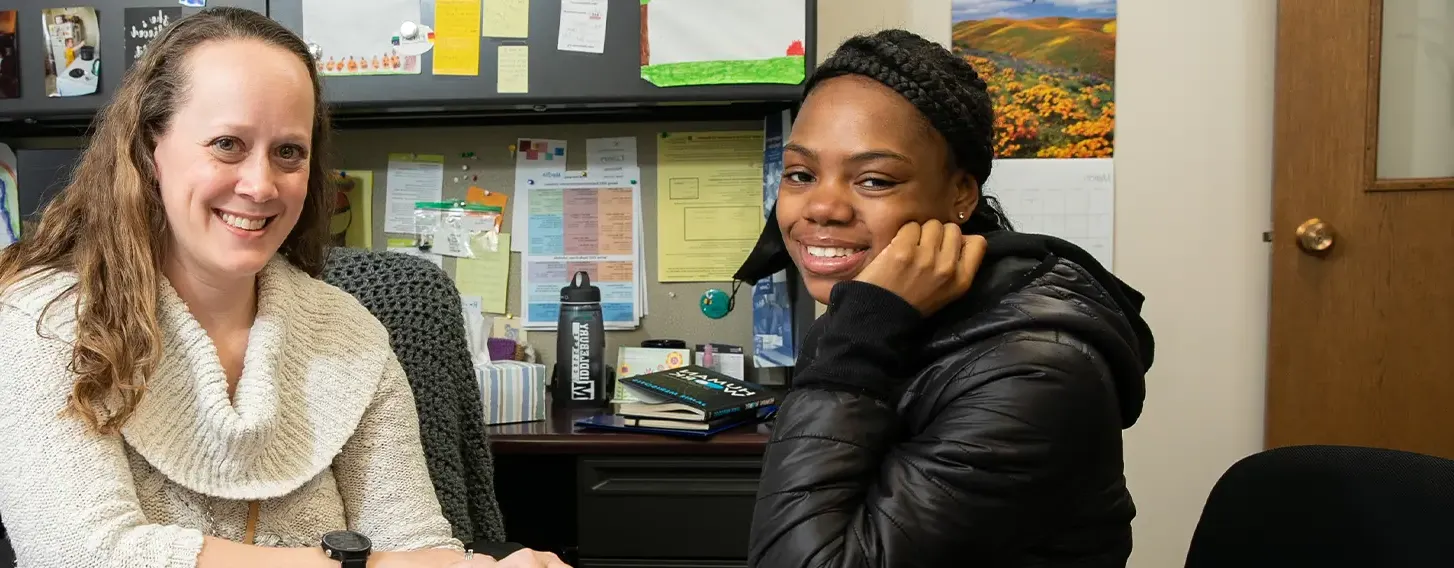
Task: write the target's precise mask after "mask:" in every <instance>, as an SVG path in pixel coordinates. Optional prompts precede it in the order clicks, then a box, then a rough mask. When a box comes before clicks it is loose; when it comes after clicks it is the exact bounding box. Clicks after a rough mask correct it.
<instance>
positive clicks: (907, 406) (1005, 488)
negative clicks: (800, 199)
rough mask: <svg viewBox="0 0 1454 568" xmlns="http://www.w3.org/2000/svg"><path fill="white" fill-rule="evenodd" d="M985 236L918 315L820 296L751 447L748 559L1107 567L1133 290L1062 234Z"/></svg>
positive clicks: (1133, 376) (1122, 490)
mask: <svg viewBox="0 0 1454 568" xmlns="http://www.w3.org/2000/svg"><path fill="white" fill-rule="evenodd" d="M986 238H987V239H988V241H989V245H990V248H989V252H988V254H987V256H986V260H985V262H984V264H983V265H982V267H981V269H980V271H979V273H978V274H977V275H976V277H975V283H974V286H973V287H972V288H971V290H970V292H969V293H968V294H966V295H965V296H964V297H963V298H961V299H960V300H958V301H956V302H954V303H952V304H951V305H950V306H948V307H946V308H945V309H944V310H942V311H941V312H940V313H938V314H936V315H934V316H932V317H931V318H929V319H927V320H925V319H923V318H921V317H919V315H918V313H917V312H916V311H915V310H914V309H913V308H912V307H911V306H909V305H908V304H907V303H905V302H904V301H903V300H901V299H900V298H899V297H898V296H895V295H894V294H892V293H890V292H888V291H886V290H884V289H882V288H878V287H876V286H873V285H869V284H863V283H860V282H845V283H840V284H838V285H837V286H836V287H834V289H833V292H832V298H831V302H830V304H829V307H828V312H827V313H826V314H825V315H824V316H823V317H822V318H820V319H819V320H818V321H817V322H816V323H815V324H814V326H813V328H812V329H811V330H810V331H809V333H808V338H807V341H806V342H805V344H804V346H803V349H802V355H801V356H800V359H799V367H798V373H797V375H796V376H795V378H794V388H793V391H792V392H790V393H789V394H788V395H787V396H786V398H785V400H784V401H783V404H782V406H781V408H780V410H779V413H778V418H777V423H776V425H775V426H774V430H773V435H772V440H771V442H770V444H769V446H768V449H767V455H766V458H765V460H764V463H763V474H762V481H761V485H760V488H759V493H758V501H757V508H756V513H755V514H754V516H753V523H752V535H751V540H752V546H751V552H750V561H749V564H750V565H751V566H756V567H762V568H795V567H809V566H811V567H823V568H827V567H840V566H855V567H856V566H875V567H877V566H894V567H898V566H926V567H940V566H975V567H980V566H984V567H1011V566H1013V567H1030V566H1036V567H1051V566H1054V567H1071V566H1074V567H1109V566H1115V567H1123V566H1125V563H1126V558H1127V556H1128V555H1129V554H1130V551H1131V519H1132V517H1134V516H1135V506H1134V505H1133V504H1132V501H1131V495H1130V494H1129V493H1128V492H1127V490H1126V482H1125V477H1124V475H1123V472H1122V456H1121V430H1122V429H1123V428H1126V427H1129V426H1130V425H1131V424H1133V423H1134V422H1135V421H1136V418H1137V416H1138V415H1139V414H1140V412H1141V405H1142V399H1143V398H1144V396H1145V381H1144V374H1145V372H1146V370H1147V369H1148V368H1149V367H1150V365H1151V359H1152V350H1153V344H1152V338H1151V333H1150V331H1149V330H1148V329H1147V327H1146V324H1145V322H1143V321H1142V320H1141V318H1140V316H1139V315H1138V312H1139V310H1140V307H1141V301H1142V298H1141V295H1140V294H1138V293H1137V292H1135V291H1134V290H1132V289H1130V288H1129V287H1127V286H1126V285H1125V284H1123V283H1122V282H1121V281H1120V280H1118V279H1116V278H1115V277H1114V276H1112V275H1111V274H1110V273H1109V272H1107V271H1105V270H1104V269H1103V268H1101V267H1100V265H1099V264H1097V263H1096V262H1095V260H1094V259H1093V258H1091V257H1090V255H1089V254H1087V253H1085V252H1084V251H1082V250H1081V249H1079V248H1076V247H1075V246H1073V245H1071V244H1069V243H1066V242H1064V241H1060V240H1058V239H1053V238H1050V237H1042V236H1038V235H1025V234H1018V233H1008V232H1000V233H992V234H989V235H986Z"/></svg>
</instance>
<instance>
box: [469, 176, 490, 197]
mask: <svg viewBox="0 0 1454 568" xmlns="http://www.w3.org/2000/svg"><path fill="white" fill-rule="evenodd" d="M470 181H480V176H477V175H475V176H470ZM489 194H490V192H488V191H486V192H485V195H489Z"/></svg>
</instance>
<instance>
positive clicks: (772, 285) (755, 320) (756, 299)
mask: <svg viewBox="0 0 1454 568" xmlns="http://www.w3.org/2000/svg"><path fill="white" fill-rule="evenodd" d="M763 122H764V133H763V134H764V135H763V140H764V144H763V150H762V214H763V216H766V215H767V212H768V211H771V210H772V206H773V204H774V203H777V190H778V183H780V182H781V181H782V176H783V141H784V140H786V139H787V136H788V132H790V131H791V129H792V113H791V111H786V110H785V111H782V113H781V114H772V115H769V116H768V117H767V118H766V120H764V121H763ZM769 222H771V221H769ZM789 285H790V283H789V281H788V274H787V272H786V271H779V272H778V273H777V274H773V275H772V277H770V278H764V279H762V280H759V281H758V282H757V284H755V285H753V287H752V364H753V365H755V366H757V367H758V368H764V367H791V366H793V364H794V363H795V362H797V359H798V354H797V353H798V350H797V346H796V345H794V344H793V305H792V296H791V295H790V293H791V290H790V289H789Z"/></svg>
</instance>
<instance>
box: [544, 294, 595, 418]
mask: <svg viewBox="0 0 1454 568" xmlns="http://www.w3.org/2000/svg"><path fill="white" fill-rule="evenodd" d="M556 330H557V331H556V341H555V347H556V352H555V358H556V363H555V365H556V366H555V380H554V383H555V385H554V390H555V392H554V395H553V397H552V398H554V400H555V402H556V403H557V404H563V405H565V406H571V407H581V406H603V405H605V404H606V402H607V401H608V399H609V396H608V393H607V389H606V387H607V385H606V374H605V361H604V360H603V359H602V356H603V355H604V352H605V350H606V325H605V320H604V318H602V316H601V289H600V288H598V287H595V286H592V285H591V275H589V274H586V273H585V271H581V272H577V273H576V275H575V277H574V278H573V279H571V283H570V285H569V286H566V287H564V288H561V289H560V322H559V327H557V328H556Z"/></svg>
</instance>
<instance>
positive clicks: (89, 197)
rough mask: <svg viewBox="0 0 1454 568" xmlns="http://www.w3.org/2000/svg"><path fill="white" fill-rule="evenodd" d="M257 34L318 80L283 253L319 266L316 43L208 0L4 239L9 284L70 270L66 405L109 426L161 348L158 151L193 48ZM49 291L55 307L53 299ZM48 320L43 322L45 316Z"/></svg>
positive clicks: (329, 198) (309, 268)
mask: <svg viewBox="0 0 1454 568" xmlns="http://www.w3.org/2000/svg"><path fill="white" fill-rule="evenodd" d="M226 40H252V41H260V42H262V43H265V44H267V45H272V46H276V47H279V48H282V49H284V50H287V51H288V52H290V53H292V54H294V55H296V56H297V57H298V61H299V62H300V63H302V64H303V66H304V67H306V68H307V69H308V74H309V76H310V77H311V78H312V81H313V97H314V100H315V101H316V102H315V106H314V109H313V151H312V152H311V157H310V158H309V164H308V196H307V198H306V199H305V200H304V203H303V211H302V212H301V215H300V217H299V219H298V224H297V226H296V227H294V229H293V232H292V233H291V234H289V235H288V238H287V239H286V240H285V241H284V242H283V245H282V247H281V248H280V249H279V253H280V254H282V255H283V257H284V258H286V259H287V260H288V261H289V262H290V263H292V264H293V265H294V266H296V267H298V268H299V269H301V270H303V271H304V272H307V273H308V274H310V275H313V276H314V277H317V276H318V275H319V274H320V273H321V272H322V271H323V264H324V261H325V260H326V257H327V254H328V252H327V249H328V244H329V235H328V219H329V217H330V215H331V211H332V206H333V198H334V194H333V184H332V183H330V182H329V178H328V176H327V173H328V172H329V170H328V169H327V168H326V166H325V164H324V163H322V162H323V161H324V160H326V159H327V156H328V155H329V149H330V146H329V143H328V135H329V132H330V130H331V128H330V126H329V122H328V114H327V111H328V109H327V106H326V104H325V103H324V102H323V97H322V89H321V87H320V84H319V81H318V73H317V69H316V67H315V65H314V61H313V58H312V56H311V55H310V54H309V51H308V47H307V45H305V44H304V43H303V41H302V40H301V39H299V38H298V36H297V35H295V34H293V33H292V32H290V31H288V30H287V29H286V28H284V27H283V26H281V25H279V24H278V23H277V22H274V21H273V20H270V19H268V18H267V17H266V16H263V15H261V14H258V13H256V12H252V11H249V10H243V9H238V8H225V7H218V8H208V9H205V10H202V11H201V12H198V13H196V14H193V15H191V16H188V17H185V18H182V19H180V20H177V21H176V22H175V23H173V24H172V25H170V26H168V27H167V28H166V29H165V30H164V31H163V32H162V34H161V35H160V36H158V37H157V38H156V39H155V40H154V41H153V42H152V43H151V44H150V46H149V47H148V48H147V51H146V54H145V55H143V56H142V58H141V60H140V61H138V62H137V63H136V65H135V66H134V67H133V68H132V69H131V70H130V71H129V72H128V73H127V74H126V77H125V78H124V79H123V80H122V83H121V88H120V89H119V90H118V91H117V92H116V93H115V95H114V96H113V98H112V100H111V102H110V103H109V104H108V105H107V106H106V108H105V109H104V110H102V111H101V112H100V114H99V115H98V116H97V118H96V129H95V134H94V135H93V136H92V138H91V140H90V143H88V144H87V145H86V150H85V152H84V153H83V154H82V156H81V161H80V163H79V164H78V165H77V166H76V168H75V170H74V173H73V175H72V176H71V180H70V183H69V184H67V185H66V187H65V189H64V190H62V191H61V192H60V193H59V194H58V195H56V197H55V199H54V200H52V201H51V202H50V203H49V204H48V205H47V206H46V207H45V209H44V210H42V211H41V216H40V220H39V223H37V224H36V227H35V229H34V230H31V231H27V232H25V234H24V235H22V237H21V239H20V241H19V242H18V243H15V244H14V245H12V246H10V247H8V248H6V249H4V250H3V251H0V292H3V291H5V290H7V289H9V288H10V287H11V286H14V285H16V284H17V283H19V282H20V281H22V280H24V279H25V278H26V277H27V276H29V275H31V274H35V273H36V272H37V271H41V270H46V269H52V270H58V271H65V272H71V273H73V274H75V275H76V277H77V283H76V284H75V285H74V286H72V287H71V288H70V289H69V290H68V291H67V292H66V293H65V294H62V295H61V297H59V298H57V300H59V299H61V298H64V297H66V296H70V295H75V296H76V299H77V300H78V301H77V302H76V314H75V316H76V337H75V343H74V350H73V352H72V354H71V361H70V365H69V370H70V371H71V372H72V373H73V374H74V375H75V386H74V387H73V389H72V392H71V395H70V399H69V400H68V401H67V405H66V409H65V413H66V414H68V415H73V416H76V417H79V418H81V419H82V420H84V421H85V422H86V423H87V424H88V425H89V426H90V427H91V428H92V429H93V430H95V431H97V432H99V433H102V434H115V433H118V432H120V430H121V427H122V426H123V425H124V424H125V422H126V420H127V418H129V417H130V416H131V414H132V412H134V411H135V409H136V405H137V404H138V403H139V402H140V401H141V396H142V394H143V392H144V391H145V389H146V383H147V379H148V378H149V377H150V376H151V374H152V372H153V371H154V370H155V369H156V366H157V364H158V361H159V360H160V359H161V355H162V332H161V327H160V325H159V323H158V318H157V302H158V296H157V294H158V292H159V290H160V286H161V280H162V278H164V277H163V276H162V263H163V259H165V258H166V255H167V254H168V251H167V243H168V238H167V235H168V228H167V221H166V214H165V212H164V211H163V208H162V199H161V195H160V187H159V185H158V183H157V171H156V163H155V161H154V160H153V152H154V151H155V150H156V146H157V141H158V139H159V138H161V137H162V136H163V135H164V134H165V133H166V132H167V129H168V127H169V126H170V124H171V121H172V117H173V115H174V114H175V111H176V109H177V108H178V107H179V106H180V105H181V104H183V102H184V101H185V100H186V97H187V85H188V79H189V78H188V76H187V70H188V67H187V59H188V55H189V54H190V53H191V52H192V51H194V50H195V49H196V48H197V47H198V46H200V45H203V44H206V43H209V42H214V41H226ZM55 305H56V303H55V302H54V301H52V303H51V305H50V306H47V308H46V309H47V310H49V309H51V307H53V306H55ZM37 326H38V328H39V324H37Z"/></svg>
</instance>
